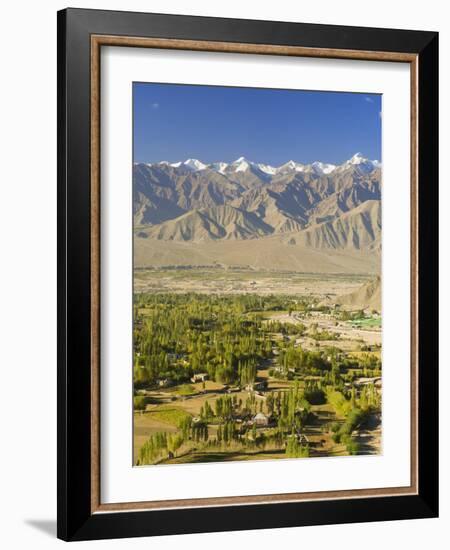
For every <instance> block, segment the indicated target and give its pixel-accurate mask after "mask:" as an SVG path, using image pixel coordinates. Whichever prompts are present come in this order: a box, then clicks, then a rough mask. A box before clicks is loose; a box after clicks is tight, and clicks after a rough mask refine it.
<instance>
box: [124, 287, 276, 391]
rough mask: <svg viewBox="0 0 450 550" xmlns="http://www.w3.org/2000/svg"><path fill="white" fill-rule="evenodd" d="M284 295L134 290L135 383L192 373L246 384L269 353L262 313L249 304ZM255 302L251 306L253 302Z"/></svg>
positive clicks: (177, 380)
mask: <svg viewBox="0 0 450 550" xmlns="http://www.w3.org/2000/svg"><path fill="white" fill-rule="evenodd" d="M261 300H262V304H263V307H265V302H266V300H267V301H268V307H274V302H275V301H276V300H278V301H279V302H280V304H279V307H284V306H285V304H284V301H287V298H286V299H285V298H279V299H278V298H277V299H275V298H274V297H270V296H269V297H267V298H266V297H264V298H260V297H254V296H247V295H242V296H240V295H238V296H210V295H200V294H183V295H178V294H158V295H151V294H139V295H137V298H136V303H135V308H134V319H135V331H134V348H135V361H134V380H135V385H136V387H142V386H146V385H151V384H154V383H156V382H157V380H158V379H161V378H168V379H170V380H172V381H173V382H174V383H176V384H180V383H183V382H186V381H187V380H189V378H190V377H191V376H192V375H193V374H194V373H196V372H207V373H208V375H209V376H210V378H212V379H214V380H216V381H218V382H222V383H227V384H228V383H240V384H243V385H245V384H248V383H251V382H253V381H254V380H255V376H256V368H257V365H258V364H260V363H261V361H262V360H264V359H265V358H267V357H270V356H271V354H272V340H271V334H270V330H269V328H268V327H267V326H266V325H267V324H266V323H265V322H264V321H263V316H262V315H261V314H258V313H256V312H255V311H254V310H252V308H255V307H257V305H258V304H260V302H261ZM255 303H256V305H255Z"/></svg>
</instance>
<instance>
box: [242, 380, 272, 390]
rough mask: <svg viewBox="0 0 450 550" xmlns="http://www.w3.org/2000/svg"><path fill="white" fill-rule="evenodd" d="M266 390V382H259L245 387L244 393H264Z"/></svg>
mask: <svg viewBox="0 0 450 550" xmlns="http://www.w3.org/2000/svg"><path fill="white" fill-rule="evenodd" d="M266 389H267V380H261V381H260V382H253V383H251V384H247V385H246V386H245V390H246V391H251V392H254V391H265V390H266Z"/></svg>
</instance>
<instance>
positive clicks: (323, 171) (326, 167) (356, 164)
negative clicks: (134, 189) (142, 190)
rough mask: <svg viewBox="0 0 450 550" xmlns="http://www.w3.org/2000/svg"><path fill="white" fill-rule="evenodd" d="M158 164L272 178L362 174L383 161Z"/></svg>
mask: <svg viewBox="0 0 450 550" xmlns="http://www.w3.org/2000/svg"><path fill="white" fill-rule="evenodd" d="M156 165H160V166H170V167H172V168H177V169H178V168H180V169H188V170H190V171H192V172H198V171H200V170H205V169H206V168H209V169H210V170H213V171H215V172H218V173H220V174H222V175H223V176H226V175H227V174H232V173H235V172H246V171H247V170H251V171H252V172H254V173H255V174H258V173H259V175H260V176H259V177H261V176H264V178H265V179H266V180H270V179H272V177H276V176H277V175H279V174H288V173H289V172H305V173H312V174H315V175H316V176H319V177H320V176H324V175H329V174H332V173H333V172H337V173H340V172H343V171H346V170H350V169H353V170H356V171H358V172H359V173H361V174H369V173H370V172H372V171H373V170H375V169H376V168H379V167H380V166H381V162H380V161H378V160H369V159H367V158H366V157H364V156H363V155H362V154H361V153H355V154H354V155H353V156H352V157H351V158H349V159H348V160H347V161H345V162H343V163H342V164H339V165H336V164H330V163H325V162H320V161H315V162H312V163H311V164H301V163H299V162H296V161H294V160H289V161H288V162H286V163H284V164H282V165H281V166H272V165H271V164H264V163H256V162H253V161H251V160H248V159H247V158H245V157H239V158H238V159H236V160H235V161H233V162H231V163H227V162H221V161H217V162H212V163H210V164H205V163H203V162H202V161H200V160H198V159H192V158H189V159H187V160H185V161H179V162H169V161H167V160H163V161H160V162H158V163H156ZM147 166H148V167H151V166H153V164H152V163H147Z"/></svg>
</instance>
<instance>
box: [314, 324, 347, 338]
mask: <svg viewBox="0 0 450 550" xmlns="http://www.w3.org/2000/svg"><path fill="white" fill-rule="evenodd" d="M309 336H310V337H311V338H312V339H313V340H316V341H317V342H324V341H326V340H331V341H332V340H339V338H340V334H339V333H338V332H330V331H329V330H325V329H322V330H318V328H317V324H316V323H313V324H312V325H311V328H310V331H309Z"/></svg>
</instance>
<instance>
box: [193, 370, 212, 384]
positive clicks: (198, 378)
mask: <svg viewBox="0 0 450 550" xmlns="http://www.w3.org/2000/svg"><path fill="white" fill-rule="evenodd" d="M205 380H208V373H207V372H199V373H197V374H194V376H193V377H192V378H191V382H192V383H193V384H196V383H197V382H205Z"/></svg>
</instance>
